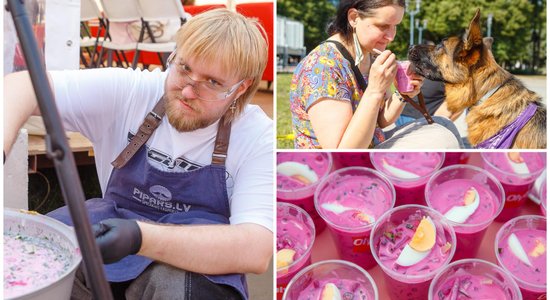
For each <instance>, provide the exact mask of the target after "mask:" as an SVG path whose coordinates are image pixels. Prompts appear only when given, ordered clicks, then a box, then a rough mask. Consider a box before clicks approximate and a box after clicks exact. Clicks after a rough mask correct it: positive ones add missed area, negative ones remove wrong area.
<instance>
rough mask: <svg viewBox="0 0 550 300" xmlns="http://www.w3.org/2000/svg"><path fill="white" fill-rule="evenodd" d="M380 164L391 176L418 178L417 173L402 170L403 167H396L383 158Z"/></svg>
mask: <svg viewBox="0 0 550 300" xmlns="http://www.w3.org/2000/svg"><path fill="white" fill-rule="evenodd" d="M382 166H383V167H384V169H386V170H387V171H388V172H389V173H390V174H392V175H393V176H395V177H398V178H403V179H416V178H420V176H419V175H417V174H414V173H412V172H409V171H406V170H403V169H399V168H397V167H394V166H392V165H390V164H388V162H387V161H386V160H385V159H382Z"/></svg>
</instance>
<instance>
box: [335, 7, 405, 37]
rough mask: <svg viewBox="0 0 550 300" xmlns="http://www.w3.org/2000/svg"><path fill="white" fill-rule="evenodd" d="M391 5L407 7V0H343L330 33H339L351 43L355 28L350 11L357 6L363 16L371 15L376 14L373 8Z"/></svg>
mask: <svg viewBox="0 0 550 300" xmlns="http://www.w3.org/2000/svg"><path fill="white" fill-rule="evenodd" d="M389 5H399V6H401V7H405V0H342V1H340V5H339V6H338V11H337V12H336V17H335V18H334V19H333V20H332V21H331V22H330V24H329V25H328V29H327V32H328V35H329V36H332V35H334V34H337V33H339V34H341V35H342V37H343V39H344V41H345V42H346V43H351V40H352V34H353V28H352V27H351V25H350V24H349V22H348V11H349V10H350V9H352V8H355V9H357V10H358V11H359V12H360V13H361V15H362V16H363V17H370V16H372V15H373V14H374V13H373V12H372V10H374V9H377V8H380V7H384V6H389Z"/></svg>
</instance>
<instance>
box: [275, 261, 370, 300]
mask: <svg viewBox="0 0 550 300" xmlns="http://www.w3.org/2000/svg"><path fill="white" fill-rule="evenodd" d="M327 264H340V265H345V266H347V267H351V268H353V269H356V270H357V271H359V272H360V273H361V274H363V275H364V276H365V277H366V278H367V280H368V282H370V284H371V286H372V288H373V289H372V290H373V291H374V299H378V286H377V285H376V282H375V281H374V279H373V278H372V276H371V275H370V274H369V272H367V270H365V269H363V268H361V267H360V266H359V265H357V264H355V263H352V262H350V261H347V260H341V259H329V260H321V261H317V262H314V263H312V264H311V265H309V266H307V267H305V268H303V269H302V270H300V272H298V273H296V275H294V277H293V278H292V279H291V280H290V281H289V282H288V285H287V286H286V288H285V292H284V294H283V300H284V299H286V298H287V293H288V291H289V290H290V287H291V286H292V285H293V284H294V283H295V282H296V281H298V279H299V278H300V277H301V276H302V275H304V274H305V273H307V272H309V271H310V270H311V269H313V268H315V267H317V266H321V265H327Z"/></svg>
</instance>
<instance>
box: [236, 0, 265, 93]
mask: <svg viewBox="0 0 550 300" xmlns="http://www.w3.org/2000/svg"><path fill="white" fill-rule="evenodd" d="M236 8H237V12H239V13H240V14H242V15H243V16H246V17H249V18H257V19H258V20H259V22H260V24H262V26H263V27H264V29H265V31H266V32H267V43H268V49H269V52H268V59H267V66H266V67H265V71H264V74H263V75H262V80H266V81H267V87H268V88H270V87H271V83H272V82H273V77H274V74H273V57H274V55H273V49H274V47H273V46H274V43H273V2H258V3H241V4H237V6H236Z"/></svg>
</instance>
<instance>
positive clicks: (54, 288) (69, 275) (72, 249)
mask: <svg viewBox="0 0 550 300" xmlns="http://www.w3.org/2000/svg"><path fill="white" fill-rule="evenodd" d="M11 233H13V234H21V235H25V236H32V237H38V238H48V240H49V241H51V242H52V244H55V245H56V247H59V248H60V249H63V250H67V251H63V253H67V254H68V255H69V261H70V263H69V266H68V267H67V268H66V270H65V271H64V272H63V273H62V274H61V276H60V277H59V278H57V279H56V280H54V281H53V282H51V283H49V284H46V285H37V286H35V287H30V288H29V289H28V290H27V291H25V292H24V293H22V294H18V295H16V296H10V297H9V298H8V297H5V299H8V300H10V299H14V300H15V299H17V300H23V299H24V300H31V299H32V300H39V299H40V300H43V299H60V300H63V299H69V298H70V296H71V290H72V287H73V281H74V276H75V272H76V269H77V267H78V265H79V264H80V261H81V260H82V257H81V254H80V248H79V246H78V242H77V240H76V236H75V233H74V230H73V229H72V228H71V227H69V226H67V225H65V224H63V223H61V222H59V221H57V220H55V219H53V218H50V217H47V216H44V215H40V214H36V213H30V212H27V211H18V210H14V209H9V208H5V209H4V235H6V234H11ZM8 267H9V266H8V265H6V264H4V268H8ZM4 296H6V291H4Z"/></svg>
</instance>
